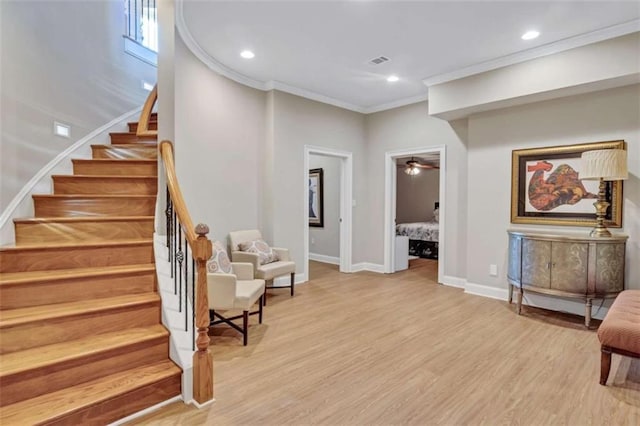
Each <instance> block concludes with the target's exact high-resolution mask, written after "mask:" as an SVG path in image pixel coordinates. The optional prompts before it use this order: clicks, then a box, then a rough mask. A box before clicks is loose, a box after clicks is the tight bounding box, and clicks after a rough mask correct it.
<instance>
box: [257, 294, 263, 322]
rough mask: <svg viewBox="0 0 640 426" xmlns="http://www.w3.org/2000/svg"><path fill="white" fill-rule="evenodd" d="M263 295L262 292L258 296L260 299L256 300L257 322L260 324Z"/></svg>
mask: <svg viewBox="0 0 640 426" xmlns="http://www.w3.org/2000/svg"><path fill="white" fill-rule="evenodd" d="M263 297H264V294H263V295H262V296H260V299H259V300H258V322H259V323H260V324H262V298H263Z"/></svg>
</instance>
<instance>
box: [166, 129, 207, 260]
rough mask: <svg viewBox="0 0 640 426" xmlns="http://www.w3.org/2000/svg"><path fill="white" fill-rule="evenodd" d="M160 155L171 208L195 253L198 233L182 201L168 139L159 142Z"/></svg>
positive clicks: (171, 148) (171, 145) (171, 147)
mask: <svg viewBox="0 0 640 426" xmlns="http://www.w3.org/2000/svg"><path fill="white" fill-rule="evenodd" d="M160 156H161V157H162V162H163V163H164V171H165V175H166V176H167V187H168V188H169V194H170V195H171V200H172V201H173V209H174V211H175V212H176V215H177V216H178V221H179V222H180V223H181V224H182V227H183V229H184V232H185V234H186V237H187V241H188V242H189V246H190V247H191V250H193V253H194V254H195V253H196V251H195V244H196V239H197V238H198V235H197V234H196V231H195V228H194V226H193V221H192V220H191V216H190V215H189V211H188V210H187V204H186V203H185V202H184V198H183V197H182V191H181V190H180V185H179V184H178V178H177V177H176V166H175V163H174V161H173V158H174V153H173V144H172V143H171V142H170V141H166V140H165V141H162V142H160Z"/></svg>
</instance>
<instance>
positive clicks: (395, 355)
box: [130, 259, 640, 425]
mask: <svg viewBox="0 0 640 426" xmlns="http://www.w3.org/2000/svg"><path fill="white" fill-rule="evenodd" d="M310 263H311V271H310V277H311V279H310V281H309V282H308V283H306V284H303V285H300V286H298V287H297V289H296V295H295V297H293V298H290V297H289V294H288V292H286V291H279V292H273V293H271V294H270V295H269V304H268V305H267V307H266V310H265V313H264V322H263V324H257V323H256V322H255V321H254V322H252V323H251V325H250V327H249V344H248V345H247V346H246V347H245V346H242V342H241V340H240V337H239V334H238V333H237V332H236V331H234V330H232V329H230V328H228V327H225V326H221V327H215V328H213V329H212V330H211V332H210V335H211V338H212V344H211V347H210V349H211V351H212V352H213V356H214V365H215V371H216V375H215V385H214V386H215V387H214V389H215V398H216V402H215V404H213V405H211V406H210V407H208V408H207V409H203V410H198V409H196V408H194V407H191V406H187V405H184V404H182V403H175V404H171V405H169V406H167V407H164V408H162V409H160V410H159V411H157V412H156V413H153V414H151V415H149V416H146V417H143V418H141V419H138V420H136V421H133V422H130V424H148V425H157V424H167V425H168V424H181V425H198V424H216V425H239V424H277V425H301V424H304V425H316V424H317V425H390V424H415V425H432V424H433V425H475V424H485V425H497V424H514V425H542V424H560V425H588V424H592V425H600V424H602V425H604V424H607V425H613V424H615V425H637V424H640V360H637V359H633V360H632V359H629V358H622V357H618V356H615V355H614V362H613V365H612V373H611V374H612V377H613V379H611V380H610V383H609V386H606V387H604V386H600V385H599V384H598V379H599V367H600V366H599V362H600V346H599V343H598V339H597V336H596V333H595V330H586V329H584V327H583V325H582V321H583V319H582V317H579V316H571V315H565V314H560V313H557V312H550V311H544V310H540V309H534V308H527V307H525V308H524V311H523V315H521V316H518V315H516V314H515V312H514V306H513V305H511V306H509V305H508V304H507V303H506V302H501V301H497V300H493V299H488V298H484V297H480V296H474V295H469V294H465V293H464V291H463V290H461V289H457V288H452V287H447V286H443V285H439V284H437V283H436V281H435V280H436V276H437V262H435V261H430V260H424V259H417V260H415V261H413V260H412V261H411V265H412V267H411V268H410V269H409V270H406V271H403V272H399V273H396V274H388V275H382V274H375V273H370V272H359V273H356V274H341V273H339V272H338V270H337V267H335V266H332V265H324V264H319V263H316V262H310Z"/></svg>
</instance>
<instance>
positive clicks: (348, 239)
mask: <svg viewBox="0 0 640 426" xmlns="http://www.w3.org/2000/svg"><path fill="white" fill-rule="evenodd" d="M311 154H314V155H324V156H327V157H336V158H338V159H340V160H341V161H340V197H339V198H340V272H345V273H350V272H352V264H351V258H352V247H353V235H352V228H353V223H352V222H353V211H352V209H353V201H352V200H353V153H351V152H349V151H342V150H339V149H332V148H325V147H318V146H312V145H305V146H304V182H305V184H304V198H303V200H304V203H305V204H304V205H307V203H308V200H309V188H308V185H307V182H309V156H310V155H311ZM303 210H304V214H303V219H304V267H305V277H306V279H308V278H309V209H303Z"/></svg>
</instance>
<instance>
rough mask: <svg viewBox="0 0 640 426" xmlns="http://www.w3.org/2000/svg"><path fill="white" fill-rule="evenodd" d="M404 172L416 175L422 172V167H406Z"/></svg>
mask: <svg viewBox="0 0 640 426" xmlns="http://www.w3.org/2000/svg"><path fill="white" fill-rule="evenodd" d="M404 172H405V173H406V174H408V175H409V176H415V175H417V174H420V169H419V168H417V167H415V166H412V165H411V166H409V167H407V168H406V169H404Z"/></svg>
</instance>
